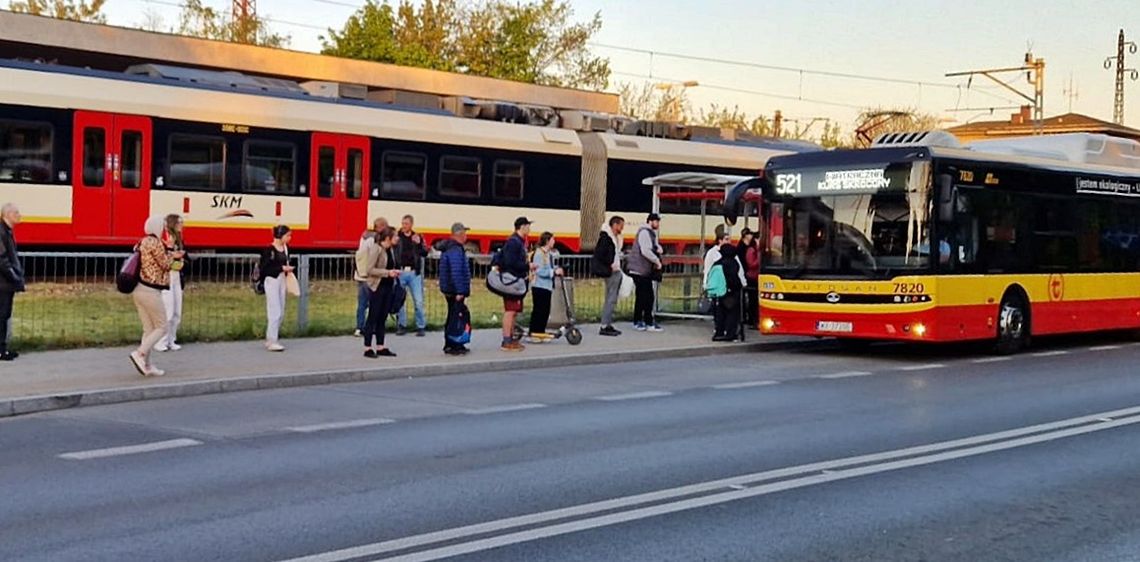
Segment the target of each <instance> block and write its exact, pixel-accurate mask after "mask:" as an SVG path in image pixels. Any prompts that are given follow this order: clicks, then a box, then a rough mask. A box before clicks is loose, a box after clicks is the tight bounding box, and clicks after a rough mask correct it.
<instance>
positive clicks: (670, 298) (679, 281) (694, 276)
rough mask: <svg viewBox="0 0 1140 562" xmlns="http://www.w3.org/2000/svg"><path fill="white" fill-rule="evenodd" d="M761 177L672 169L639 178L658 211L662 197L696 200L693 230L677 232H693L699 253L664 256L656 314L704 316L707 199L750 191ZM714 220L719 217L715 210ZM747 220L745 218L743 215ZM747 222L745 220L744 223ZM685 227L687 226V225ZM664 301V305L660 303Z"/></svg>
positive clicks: (716, 198)
mask: <svg viewBox="0 0 1140 562" xmlns="http://www.w3.org/2000/svg"><path fill="white" fill-rule="evenodd" d="M761 181H762V179H761V178H759V177H755V176H738V175H729V174H712V173H707V172H672V173H668V174H662V175H658V176H653V177H648V178H645V179H644V180H642V182H641V183H642V185H645V186H648V187H650V188H652V189H653V203H652V209H653V212H654V213H658V214H662V213H661V203H662V202H663V201H699V202H700V215H699V222H697V223H696V224H695V225H694V226H695V227H696V228H695V230H696V232H694V233H690V232H681V233H679V234H681V235H682V236H684V237H686V238H687V237H689V236H690V235H696V237H697V239H698V240H700V247H699V253H698V254H697V255H696V256H692V255H673V256H665V258H666V259H665V261H664V262H663V263H664V264H665V265H666V273H667V274H668V275H666V276H665V278H664V279H663V280H662V283H661V284H660V285H659V286H658V288H657V299H656V300H657V306H656V310H657V314H658V315H659V316H663V317H672V318H700V319H704V318H708V317H709V315H708V314H700V313H699V311H698V310H697V309H698V306H697V302H698V300H699V299H700V297H701V291H702V286H703V282H702V279H701V276H702V275H703V273H702V265H703V258H704V255H705V251H706V250H707V242H708V232H709V228H708V226H709V224H708V222H709V217H708V210H709V202H710V201H715V202H718V203H720V202H724V201H725V198H726V196H727V194H729V193H738V192H745V191H751V190H753V189H755V188H758V187H759V185H760V182H761ZM716 220H717V221H718V223H719V221H721V220H723V218H722V217H721V216H720V214H719V213H718V214H717V216H716ZM745 220H746V221H747V219H745ZM745 225H747V222H746V223H745ZM686 228H691V227H687V226H686ZM662 305H666V306H662Z"/></svg>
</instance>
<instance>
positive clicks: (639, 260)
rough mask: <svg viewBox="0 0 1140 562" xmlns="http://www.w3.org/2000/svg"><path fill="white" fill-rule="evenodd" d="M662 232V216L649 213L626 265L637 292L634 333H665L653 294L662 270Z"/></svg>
mask: <svg viewBox="0 0 1140 562" xmlns="http://www.w3.org/2000/svg"><path fill="white" fill-rule="evenodd" d="M660 229H661V216H660V215H658V214H657V213H650V214H649V216H648V217H646V219H645V224H643V225H641V227H640V228H638V229H637V237H636V238H635V240H634V244H633V250H632V251H630V253H629V257H628V258H627V263H628V264H629V274H630V276H632V277H633V285H634V287H635V288H636V292H635V294H634V304H633V329H635V330H637V331H639V332H644V331H646V330H648V331H650V332H663V331H665V330H664V328H662V327H661V326H659V325H658V324H657V321H656V318H655V317H654V312H653V309H654V307H655V302H654V290H653V283H654V282H655V281H659V280H661V275H662V273H663V268H662V265H661V254H663V253H664V250H662V248H661V244H660V243H659V242H658V231H659V230H660Z"/></svg>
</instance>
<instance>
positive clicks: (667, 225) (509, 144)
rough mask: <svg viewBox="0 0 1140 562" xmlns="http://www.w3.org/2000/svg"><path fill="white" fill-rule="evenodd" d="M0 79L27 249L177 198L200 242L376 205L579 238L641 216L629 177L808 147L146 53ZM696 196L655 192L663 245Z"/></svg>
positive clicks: (159, 208)
mask: <svg viewBox="0 0 1140 562" xmlns="http://www.w3.org/2000/svg"><path fill="white" fill-rule="evenodd" d="M0 83H3V84H5V87H4V89H3V91H2V92H0V201H4V202H13V203H16V204H17V205H19V206H20V208H21V210H22V211H23V214H24V224H22V225H21V226H20V229H19V233H18V234H19V238H20V241H21V244H22V245H23V246H24V247H30V248H37V249H95V248H100V249H108V248H123V247H129V245H131V244H134V243H135V242H136V241H137V239H138V238H139V236H140V235H141V234H142V225H143V222H144V221H145V219H146V217H147V216H149V215H153V214H168V213H180V214H182V215H183V217H184V221H185V238H186V242H187V244H188V245H190V246H191V247H194V248H200V249H213V250H239V249H248V248H254V247H259V246H262V245H264V244H265V243H266V241H267V238H268V232H269V230H270V228H271V227H272V226H274V225H278V224H285V225H288V226H289V227H291V228H292V229H293V231H294V237H293V245H294V248H295V249H297V250H302V251H310V252H321V251H339V250H346V249H351V248H355V247H356V245H357V244H358V240H359V237H360V234H361V232H362V231H363V230H364V229H366V228H368V227H369V225H370V224H371V222H372V220H373V219H374V218H375V217H379V216H384V217H386V218H388V219H389V220H390V221H392V222H393V223H397V222H398V221H399V219H400V217H402V216H404V215H413V216H414V217H416V223H417V225H416V226H417V230H419V231H420V232H421V233H422V234H424V235H425V236H426V237H427V238H428V240H429V241H437V240H439V239H442V238H445V237H446V236H448V230H449V226H450V225H451V223H452V222H455V221H462V222H464V223H466V224H467V225H468V226H469V227H470V228H471V233H470V238H469V240H470V242H469V244H470V246H471V250H472V251H474V252H487V251H490V250H492V249H493V248H494V247H495V246H496V244H499V243H501V241H502V240H503V239H505V238H506V237H507V236H508V235H509V233H510V230H511V226H512V223H513V220H514V218H515V217H516V216H520V215H525V216H527V217H529V218H530V219H531V220H532V221H534V223H535V229H538V230H541V231H551V232H553V233H554V234H555V235H556V237H557V238H558V240H559V242H560V245H561V246H562V249H563V250H564V251H567V252H579V251H583V250H588V249H590V247H591V246H592V243H593V241H595V240H596V238H597V234H596V233H597V230H598V228H599V227H600V226H601V224H602V223H603V221H604V220H605V218H606V217H607V216H611V215H613V214H620V215H623V216H625V217H626V218H627V219H628V220H630V221H634V222H637V221H641V220H643V219H644V217H645V215H646V213H647V212H648V211H649V210H650V207H651V204H652V192H651V190H650V189H648V188H646V187H645V186H643V185H642V179H643V178H646V177H650V176H655V175H660V174H664V173H670V172H678V171H700V172H709V173H723V174H735V175H756V174H758V173H760V172H761V170H762V169H763V168H764V166H765V164H766V162H767V161H768V159H769V158H771V157H773V156H776V155H780V154H788V153H792V152H803V151H809V150H817V149H818V147H816V146H814V145H811V144H810V143H803V142H797V141H789V140H783V139H764V138H752V139H748V140H746V141H739V140H737V141H733V140H725V139H723V138H712V137H709V138H690V139H687V140H686V139H679V138H662V137H663V136H668V135H653V133H652V130H653V127H652V126H649V127H646V129H647V131H648V132H647V133H646V134H641V135H638V134H625V133H624V132H619V131H616V130H614V129H616V128H617V127H614V126H613V121H609V122H603V123H602V124H601V125H600V126H599V125H598V124H597V123H596V121H597V119H595V118H594V117H592V116H590V115H587V114H578V115H577V119H576V120H574V121H575V122H576V123H578V124H577V125H574V126H567V125H566V122H567V121H568V120H567V119H562V118H560V116H557V115H556V116H555V118H554V119H551V120H550V123H547V124H546V125H545V126H543V125H538V124H534V123H532V122H522V123H520V122H508V121H512V120H511V119H504V118H502V115H498V118H480V117H470V116H465V115H462V114H456V113H455V112H452V111H446V110H444V109H442V108H441V109H432V108H416V107H401V106H395V105H392V104H384V103H379V102H373V101H368V100H362V99H351V98H347V97H343V96H336V95H333V96H326V95H315V94H314V93H313V92H311V91H308V90H305V89H304V88H301V87H300V85H299V84H298V83H296V82H292V81H288V80H282V79H272V78H262V77H257V76H252V75H241V74H237V73H231V72H222V71H211V70H200V69H189V68H179V67H172V66H164V65H158V64H145V65H137V66H135V67H131V68H128V69H126V70H125V71H124V72H112V71H106V70H92V69H84V68H75V67H67V66H61V65H55V64H47V63H42V62H28V61H17V60H7V61H0ZM468 102H470V100H468ZM503 105H505V104H498V105H497V107H501V106H503ZM472 113H473V114H474V113H476V112H472ZM478 113H480V114H482V113H485V112H478ZM502 113H509V112H502ZM493 116H494V115H493ZM603 121H604V120H603ZM583 122H585V123H586V125H585V126H583V125H582V123H583ZM649 125H653V124H649ZM692 203H694V202H692V201H689V202H686V201H677V202H668V203H665V204H663V206H662V207H661V212H662V215H663V217H664V220H663V226H662V239H663V241H664V243H665V244H666V245H667V246H668V248H669V251H671V252H678V253H681V252H685V251H691V249H692V246H693V245H694V244H695V243H696V242H697V241H698V240H699V238H700V236H701V233H700V232H699V226H698V224H699V222H698V220H699V219H698V217H697V216H696V210H695V209H696V208H697V207H694V206H693V204H692Z"/></svg>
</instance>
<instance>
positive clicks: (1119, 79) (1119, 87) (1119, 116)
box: [1104, 29, 1140, 125]
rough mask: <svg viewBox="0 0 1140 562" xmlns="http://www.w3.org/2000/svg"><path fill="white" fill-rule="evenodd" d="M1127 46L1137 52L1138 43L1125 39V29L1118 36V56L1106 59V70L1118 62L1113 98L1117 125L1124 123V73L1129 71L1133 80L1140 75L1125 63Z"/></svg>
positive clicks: (1134, 52) (1132, 51) (1113, 119)
mask: <svg viewBox="0 0 1140 562" xmlns="http://www.w3.org/2000/svg"><path fill="white" fill-rule="evenodd" d="M1125 48H1127V49H1128V52H1129V53H1131V54H1136V43H1134V42H1132V41H1125V40H1124V30H1123V29H1121V30H1120V35H1118V36H1117V38H1116V56H1115V57H1108V58H1106V59H1104V68H1105V70H1110V69H1112V64H1113V61H1115V62H1116V97H1115V98H1113V100H1112V122H1113V123H1116V124H1117V125H1123V124H1124V74H1125V73H1129V74H1130V75H1131V78H1132V80H1136V78H1137V77H1140V72H1137V71H1136V69H1135V68H1125V65H1124V49H1125Z"/></svg>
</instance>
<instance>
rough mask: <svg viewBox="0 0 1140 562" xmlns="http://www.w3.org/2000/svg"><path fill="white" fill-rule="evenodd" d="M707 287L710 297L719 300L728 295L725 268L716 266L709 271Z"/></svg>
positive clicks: (706, 281) (706, 280)
mask: <svg viewBox="0 0 1140 562" xmlns="http://www.w3.org/2000/svg"><path fill="white" fill-rule="evenodd" d="M705 287H706V289H705V290H706V291H707V292H708V294H709V296H710V297H712V298H714V299H719V298H721V297H723V296H725V295H727V294H728V280H727V279H725V278H724V266H722V265H720V264H716V265H714V266H712V268H710V269H709V277H708V279H705Z"/></svg>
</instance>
